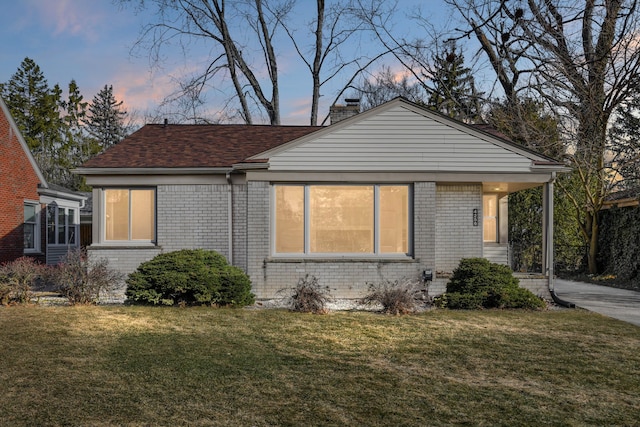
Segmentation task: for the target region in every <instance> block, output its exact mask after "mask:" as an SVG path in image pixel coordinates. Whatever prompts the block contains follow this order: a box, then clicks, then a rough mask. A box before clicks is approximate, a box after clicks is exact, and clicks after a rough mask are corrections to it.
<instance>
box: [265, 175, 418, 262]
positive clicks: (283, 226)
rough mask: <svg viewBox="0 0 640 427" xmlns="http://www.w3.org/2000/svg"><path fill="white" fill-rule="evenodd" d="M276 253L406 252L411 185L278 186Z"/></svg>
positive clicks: (274, 189)
mask: <svg viewBox="0 0 640 427" xmlns="http://www.w3.org/2000/svg"><path fill="white" fill-rule="evenodd" d="M273 194H274V197H273V200H274V214H275V215H274V221H275V224H274V228H275V233H274V236H275V242H274V251H275V253H276V254H375V255H392V254H408V253H409V250H410V249H409V247H410V237H409V235H410V231H409V227H410V220H409V215H410V187H409V185H378V184H372V185H312V184H308V185H293V184H292V185H287V184H283V185H274V187H273Z"/></svg>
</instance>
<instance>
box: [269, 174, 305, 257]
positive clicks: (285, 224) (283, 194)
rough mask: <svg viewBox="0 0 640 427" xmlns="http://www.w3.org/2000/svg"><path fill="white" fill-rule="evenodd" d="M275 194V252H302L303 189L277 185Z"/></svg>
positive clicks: (297, 186)
mask: <svg viewBox="0 0 640 427" xmlns="http://www.w3.org/2000/svg"><path fill="white" fill-rule="evenodd" d="M275 192H276V200H275V203H276V252H278V253H303V252H304V187H303V186H300V185H296V186H293V185H278V186H276V187H275Z"/></svg>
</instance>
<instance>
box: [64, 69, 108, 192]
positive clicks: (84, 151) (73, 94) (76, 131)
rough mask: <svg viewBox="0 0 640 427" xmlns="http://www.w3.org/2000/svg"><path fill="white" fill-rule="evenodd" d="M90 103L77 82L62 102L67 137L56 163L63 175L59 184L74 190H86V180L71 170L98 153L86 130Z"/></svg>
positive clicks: (70, 87) (73, 82)
mask: <svg viewBox="0 0 640 427" xmlns="http://www.w3.org/2000/svg"><path fill="white" fill-rule="evenodd" d="M88 105H89V103H88V102H86V101H84V97H83V96H82V94H81V93H80V88H79V87H78V84H77V83H76V81H75V80H71V82H70V83H69V96H68V99H67V100H66V101H63V102H62V109H63V113H64V116H63V122H64V125H65V135H64V138H63V145H62V146H61V148H60V150H58V151H57V159H56V163H57V164H58V165H59V166H60V168H61V169H62V171H63V173H62V174H61V179H60V182H59V184H61V185H64V186H65V187H67V188H70V189H73V190H86V189H87V188H86V185H85V184H84V178H83V177H80V176H78V175H75V174H73V173H72V172H71V169H73V168H75V167H78V166H80V165H81V164H82V163H84V162H86V161H87V160H89V159H90V158H91V157H93V156H94V155H96V154H97V153H98V150H97V146H96V144H95V143H93V140H92V139H91V138H90V137H89V136H88V134H87V132H86V131H85V129H84V122H85V120H86V117H87V107H88Z"/></svg>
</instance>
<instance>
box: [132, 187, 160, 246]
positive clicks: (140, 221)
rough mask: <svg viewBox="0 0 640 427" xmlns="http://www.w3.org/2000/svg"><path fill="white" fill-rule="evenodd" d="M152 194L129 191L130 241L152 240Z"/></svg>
mask: <svg viewBox="0 0 640 427" xmlns="http://www.w3.org/2000/svg"><path fill="white" fill-rule="evenodd" d="M154 210H155V209H154V192H153V190H131V239H132V240H153V237H154V228H155V225H154Z"/></svg>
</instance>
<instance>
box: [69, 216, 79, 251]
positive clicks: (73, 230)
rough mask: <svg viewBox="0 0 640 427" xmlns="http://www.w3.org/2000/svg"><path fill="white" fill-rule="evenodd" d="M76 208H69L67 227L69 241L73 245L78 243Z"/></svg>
mask: <svg viewBox="0 0 640 427" xmlns="http://www.w3.org/2000/svg"><path fill="white" fill-rule="evenodd" d="M75 212H76V211H75V210H73V209H69V210H68V211H67V215H68V217H67V218H68V220H67V229H68V234H69V236H68V238H67V242H69V244H71V245H75V243H76V234H77V233H78V226H77V225H76V224H75Z"/></svg>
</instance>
